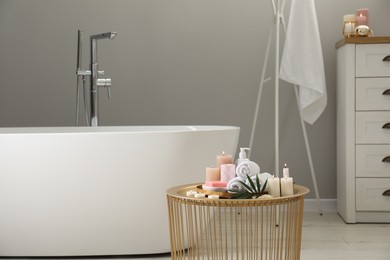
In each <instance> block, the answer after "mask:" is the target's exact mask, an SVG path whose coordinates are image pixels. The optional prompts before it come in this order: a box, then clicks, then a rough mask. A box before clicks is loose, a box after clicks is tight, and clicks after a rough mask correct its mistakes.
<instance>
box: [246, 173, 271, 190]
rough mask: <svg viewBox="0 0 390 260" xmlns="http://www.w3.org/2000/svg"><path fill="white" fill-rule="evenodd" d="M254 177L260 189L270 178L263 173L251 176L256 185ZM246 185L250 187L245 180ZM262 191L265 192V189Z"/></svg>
mask: <svg viewBox="0 0 390 260" xmlns="http://www.w3.org/2000/svg"><path fill="white" fill-rule="evenodd" d="M256 176H257V177H258V178H259V182H260V185H261V188H263V185H264V184H265V182H266V181H267V180H268V178H269V177H272V175H271V174H269V173H268V172H263V173H259V174H256V175H254V176H251V180H252V181H253V182H254V183H255V184H256ZM246 185H248V186H249V185H250V184H249V180H248V179H247V180H246ZM264 191H267V187H266V188H265V190H264Z"/></svg>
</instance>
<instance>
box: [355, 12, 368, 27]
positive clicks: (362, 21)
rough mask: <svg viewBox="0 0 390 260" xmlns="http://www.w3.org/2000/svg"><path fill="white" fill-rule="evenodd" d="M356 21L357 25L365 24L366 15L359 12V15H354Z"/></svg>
mask: <svg viewBox="0 0 390 260" xmlns="http://www.w3.org/2000/svg"><path fill="white" fill-rule="evenodd" d="M356 22H357V25H367V17H365V16H364V15H362V14H360V15H359V16H356Z"/></svg>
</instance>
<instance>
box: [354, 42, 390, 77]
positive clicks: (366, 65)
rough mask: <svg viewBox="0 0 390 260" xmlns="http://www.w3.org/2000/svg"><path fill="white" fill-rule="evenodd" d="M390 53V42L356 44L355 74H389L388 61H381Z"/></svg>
mask: <svg viewBox="0 0 390 260" xmlns="http://www.w3.org/2000/svg"><path fill="white" fill-rule="evenodd" d="M388 55H390V44H357V45H356V76H357V77H383V76H390V61H383V59H384V58H385V57H387V56H388Z"/></svg>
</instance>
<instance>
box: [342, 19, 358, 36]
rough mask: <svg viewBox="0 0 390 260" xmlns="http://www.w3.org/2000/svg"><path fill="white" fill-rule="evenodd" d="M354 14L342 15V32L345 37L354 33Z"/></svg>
mask: <svg viewBox="0 0 390 260" xmlns="http://www.w3.org/2000/svg"><path fill="white" fill-rule="evenodd" d="M355 26H356V16H355V15H354V14H346V15H344V28H343V34H344V36H345V37H351V36H353V35H354V34H355Z"/></svg>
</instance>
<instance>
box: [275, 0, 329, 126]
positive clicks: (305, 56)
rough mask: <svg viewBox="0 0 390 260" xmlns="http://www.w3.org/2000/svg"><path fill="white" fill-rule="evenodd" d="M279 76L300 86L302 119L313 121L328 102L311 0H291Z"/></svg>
mask: <svg viewBox="0 0 390 260" xmlns="http://www.w3.org/2000/svg"><path fill="white" fill-rule="evenodd" d="M279 77H280V78H281V79H283V80H285V81H287V82H290V83H292V84H294V85H298V86H299V107H300V112H301V115H302V118H303V120H305V121H306V122H307V123H310V124H313V123H314V122H315V121H316V120H317V119H318V118H319V117H320V115H321V114H322V112H323V111H324V109H325V107H326V104H327V95H326V84H325V71H324V61H323V57H322V48H321V40H320V32H319V29H318V22H317V14H316V10H315V5H314V0H292V2H291V10H290V18H289V22H288V26H287V33H286V41H285V44H284V50H283V56H282V61H281V65H280V75H279Z"/></svg>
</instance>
